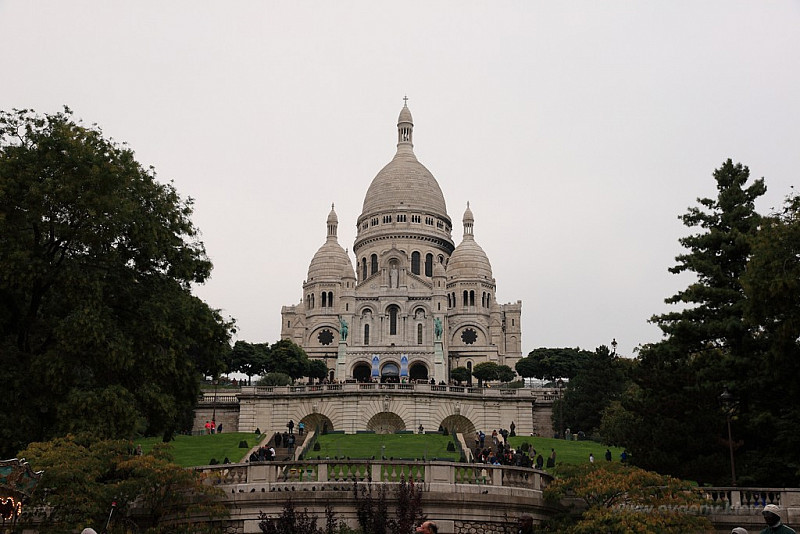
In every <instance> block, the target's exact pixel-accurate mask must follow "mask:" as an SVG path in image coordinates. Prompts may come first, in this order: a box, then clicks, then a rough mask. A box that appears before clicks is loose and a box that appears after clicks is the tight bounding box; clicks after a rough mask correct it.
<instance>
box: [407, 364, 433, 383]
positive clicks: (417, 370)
mask: <svg viewBox="0 0 800 534" xmlns="http://www.w3.org/2000/svg"><path fill="white" fill-rule="evenodd" d="M408 378H409V379H411V380H428V367H427V366H426V365H425V364H424V363H420V362H415V363H412V364H411V367H409V369H408Z"/></svg>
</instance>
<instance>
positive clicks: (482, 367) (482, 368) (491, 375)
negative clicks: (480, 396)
mask: <svg viewBox="0 0 800 534" xmlns="http://www.w3.org/2000/svg"><path fill="white" fill-rule="evenodd" d="M499 367H500V366H499V365H497V364H496V363H494V362H482V363H479V364H478V365H476V366H475V367H473V368H472V376H474V377H475V378H477V379H478V387H481V386H482V385H483V383H484V382H486V381H489V380H497V373H498V368H499Z"/></svg>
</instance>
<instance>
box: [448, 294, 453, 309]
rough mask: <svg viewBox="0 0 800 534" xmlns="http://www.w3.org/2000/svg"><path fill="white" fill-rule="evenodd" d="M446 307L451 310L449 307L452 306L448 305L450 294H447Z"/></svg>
mask: <svg viewBox="0 0 800 534" xmlns="http://www.w3.org/2000/svg"><path fill="white" fill-rule="evenodd" d="M447 307H448V308H451V307H452V306H451V305H450V293H448V294H447Z"/></svg>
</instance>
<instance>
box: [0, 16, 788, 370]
mask: <svg viewBox="0 0 800 534" xmlns="http://www.w3.org/2000/svg"><path fill="white" fill-rule="evenodd" d="M798 28H800V2H797V1H774V2H773V1H766V2H756V1H750V2H735V1H730V0H724V1H716V2H715V1H706V2H695V1H672V0H669V1H667V0H664V1H661V2H656V1H649V2H644V1H642V2H630V1H625V2H611V1H604V2H546V3H545V2H533V1H524V2H523V1H520V2H463V1H459V2H430V1H421V2H374V1H364V2H343V1H338V2H302V3H301V2H198V1H192V2H149V1H136V2H105V1H103V2H100V1H98V2H75V1H72V2H64V1H52V2H39V1H36V2H33V1H22V0H19V1H3V0H0V49H2V51H3V53H2V54H0V72H1V73H2V82H0V108H2V109H10V108H33V109H36V110H37V111H40V112H55V111H57V110H59V109H60V107H61V106H62V105H64V104H66V105H69V106H70V107H71V108H72V109H73V110H74V111H75V115H76V116H77V117H80V118H82V119H84V120H85V121H86V122H87V123H93V122H96V123H98V124H99V125H100V126H101V127H102V128H103V130H104V131H105V133H106V134H107V135H109V136H111V137H114V138H115V139H117V140H119V141H126V142H128V144H129V145H130V146H131V147H132V148H133V149H134V150H135V151H136V153H137V158H138V160H139V161H140V162H141V163H143V164H144V165H153V166H154V167H155V168H156V169H157V171H158V175H159V178H160V179H161V180H163V181H169V180H173V181H174V182H175V185H176V187H177V189H178V191H179V192H180V193H181V194H182V195H183V196H191V197H193V198H194V199H195V201H196V205H195V208H196V209H195V216H194V221H195V223H196V224H197V225H198V226H199V227H200V229H201V230H202V231H203V240H204V242H205V244H206V247H207V250H208V253H209V255H210V257H211V259H212V260H213V262H214V266H215V269H214V274H213V277H212V279H211V280H210V282H208V284H206V285H205V286H204V287H201V288H198V291H197V292H198V294H199V295H200V296H201V297H202V298H204V299H205V300H206V301H207V302H208V303H209V304H210V305H211V306H213V307H215V308H221V309H222V310H223V313H224V314H226V315H229V316H233V317H234V318H236V320H237V322H238V326H239V334H238V338H239V339H245V340H247V341H251V342H257V341H258V342H261V341H269V342H274V341H276V340H277V339H278V337H279V333H280V307H281V306H282V305H285V304H294V303H297V302H299V300H300V298H301V294H302V293H301V287H302V282H303V280H304V279H305V277H306V273H307V269H308V264H309V262H310V261H311V258H312V256H313V255H314V252H316V250H317V249H318V248H319V247H320V246H321V245H322V244H323V243H324V241H325V233H326V229H325V219H326V216H327V214H328V211H329V210H330V204H331V202H335V203H336V211H337V213H338V215H339V242H340V243H341V244H342V246H343V247H345V248H348V249H350V248H352V243H353V239H354V237H355V221H356V218H357V216H358V215H359V213H360V211H361V205H362V202H363V200H364V195H365V193H366V191H367V187H368V186H369V184H370V182H371V180H372V178H373V177H374V176H375V174H376V173H377V172H378V171H379V170H380V169H381V168H382V167H383V165H385V164H386V163H387V162H388V161H389V160H390V159H391V158H392V156H393V155H394V151H395V142H396V130H395V127H396V126H395V125H396V120H397V115H398V113H399V112H400V109H401V107H402V104H403V101H402V97H403V95H405V94H407V95H408V97H409V102H408V105H409V108H410V109H411V112H412V114H413V116H414V123H415V130H414V142H415V152H416V154H417V157H418V158H419V160H420V161H421V162H422V163H423V164H424V165H425V166H426V167H428V169H430V170H431V172H432V173H433V175H434V176H435V177H436V178H437V180H438V181H439V184H440V185H441V187H442V190H443V192H444V195H445V199H446V201H447V208H448V212H449V215H450V217H451V219H452V220H453V227H454V232H453V238H454V241H455V242H456V243H459V242H460V241H461V233H462V226H461V217H462V215H463V213H464V209H465V207H466V203H467V201H470V203H471V208H472V211H473V212H474V215H475V237H476V240H477V242H478V243H479V244H480V245H481V246H482V247H483V249H484V250H485V251H486V253H487V255H488V257H489V260H490V261H491V263H492V267H493V271H494V275H495V278H496V279H497V299H498V301H500V302H509V301H516V300H518V299H520V300H522V301H523V316H522V318H523V351H524V353H527V352H529V351H530V350H532V349H534V348H536V347H540V346H580V347H582V348H589V349H591V348H594V347H596V346H597V345H600V344H609V343H610V341H611V339H612V338H614V337H615V338H616V339H617V340H618V342H619V351H620V352H621V353H622V354H625V355H630V354H631V352H632V350H633V348H634V347H636V346H637V345H639V344H641V343H645V342H650V341H655V340H657V339H658V338H659V336H660V332H659V330H658V329H657V328H656V327H654V326H652V325H649V324H648V323H647V319H648V318H649V317H650V316H651V315H652V314H654V313H660V312H663V311H665V310H666V309H667V306H666V305H665V304H663V299H664V298H665V297H667V296H669V295H671V294H673V293H675V292H676V291H677V290H679V289H680V288H682V287H685V286H686V284H687V283H688V282H689V281H690V280H691V278H689V277H687V276H675V275H671V274H669V273H668V272H667V268H668V267H669V266H671V265H673V264H674V257H675V255H676V254H678V253H679V252H680V247H679V245H678V242H677V240H678V238H679V237H681V236H683V235H686V234H687V230H686V229H685V228H684V227H683V226H682V225H681V223H680V221H678V219H677V216H678V215H679V214H681V213H683V212H684V211H685V210H686V208H687V207H688V206H690V205H692V204H694V200H695V199H696V198H697V197H699V196H714V194H715V190H714V182H713V180H712V178H711V173H712V172H713V170H714V169H715V168H717V167H719V166H720V164H721V163H722V162H723V161H724V160H725V159H726V158H728V157H730V158H732V159H733V160H734V161H740V162H742V163H744V164H746V165H748V166H749V167H750V169H751V173H752V176H753V177H761V176H763V177H764V178H765V180H766V183H767V186H768V189H769V191H768V193H767V195H766V197H765V198H764V199H763V200H762V202H760V203H759V205H758V208H759V210H761V211H762V212H767V211H769V209H770V208H771V207H773V206H774V207H777V206H779V205H780V203H781V200H782V198H783V197H784V196H785V195H786V194H787V193H788V192H789V191H790V185H791V184H793V183H795V182H796V181H797V176H798V169H800V97H798V95H800V30H798Z"/></svg>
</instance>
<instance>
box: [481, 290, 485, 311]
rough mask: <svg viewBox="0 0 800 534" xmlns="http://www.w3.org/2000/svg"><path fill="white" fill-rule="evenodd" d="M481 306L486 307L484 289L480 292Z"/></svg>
mask: <svg viewBox="0 0 800 534" xmlns="http://www.w3.org/2000/svg"><path fill="white" fill-rule="evenodd" d="M481 306H483V307H484V308H485V307H486V291H484V292H483V294H481Z"/></svg>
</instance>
